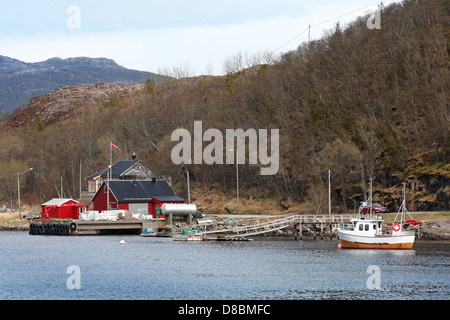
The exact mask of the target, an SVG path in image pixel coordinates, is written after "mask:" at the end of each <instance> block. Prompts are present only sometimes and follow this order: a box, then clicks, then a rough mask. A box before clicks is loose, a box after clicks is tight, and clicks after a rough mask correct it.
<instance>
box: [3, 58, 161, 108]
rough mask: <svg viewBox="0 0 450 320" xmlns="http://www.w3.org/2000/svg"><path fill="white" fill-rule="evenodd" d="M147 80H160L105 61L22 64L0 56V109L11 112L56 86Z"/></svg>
mask: <svg viewBox="0 0 450 320" xmlns="http://www.w3.org/2000/svg"><path fill="white" fill-rule="evenodd" d="M148 78H153V79H154V80H155V81H156V82H160V81H162V80H163V79H164V77H162V76H159V75H157V74H153V73H150V72H143V71H136V70H129V69H126V68H124V67H121V66H119V65H118V64H117V63H115V62H114V61H113V60H111V59H105V58H85V57H79V58H69V59H61V58H52V59H48V60H46V61H42V62H36V63H25V62H22V61H19V60H16V59H12V58H9V57H5V56H0V106H3V109H4V110H3V112H11V111H12V110H14V109H15V108H16V107H18V106H21V105H23V104H26V103H27V99H30V98H32V97H35V96H38V95H41V94H45V93H49V92H51V91H53V90H55V89H56V88H57V87H60V86H82V85H88V84H92V83H98V82H106V83H112V84H119V85H132V84H138V83H144V82H145V81H146V80H147V79H148Z"/></svg>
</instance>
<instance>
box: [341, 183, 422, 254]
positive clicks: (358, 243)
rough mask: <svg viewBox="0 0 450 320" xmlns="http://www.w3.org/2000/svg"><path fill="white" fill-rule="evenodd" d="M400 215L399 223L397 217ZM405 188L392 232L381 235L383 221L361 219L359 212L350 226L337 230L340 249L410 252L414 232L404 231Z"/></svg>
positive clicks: (378, 218) (374, 217)
mask: <svg viewBox="0 0 450 320" xmlns="http://www.w3.org/2000/svg"><path fill="white" fill-rule="evenodd" d="M370 193H371V195H370V197H369V200H370V203H371V202H372V185H371V188H370ZM399 214H400V221H397V217H398V215H399ZM405 217H406V206H405V187H404V186H403V202H402V205H401V206H400V209H399V211H398V213H397V215H396V217H395V219H394V221H395V222H394V224H393V226H392V230H390V232H389V233H385V234H383V233H382V227H383V219H382V218H381V217H379V216H378V215H375V216H372V212H370V215H369V217H368V218H365V217H361V211H360V212H359V213H358V216H357V217H356V218H353V219H352V220H351V222H350V224H346V225H341V226H339V228H338V229H337V232H338V237H339V241H340V247H341V248H342V249H395V250H410V249H412V248H413V245H414V240H415V236H416V235H415V232H414V231H405V230H404V226H405Z"/></svg>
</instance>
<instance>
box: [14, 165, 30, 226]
mask: <svg viewBox="0 0 450 320" xmlns="http://www.w3.org/2000/svg"><path fill="white" fill-rule="evenodd" d="M31 170H33V168H30V169H28V170H27V171H24V172H22V173H20V172H18V173H17V200H18V202H19V219H20V218H21V216H22V211H21V209H20V175H21V174H25V173H27V172H30V171H31Z"/></svg>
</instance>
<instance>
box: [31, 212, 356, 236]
mask: <svg viewBox="0 0 450 320" xmlns="http://www.w3.org/2000/svg"><path fill="white" fill-rule="evenodd" d="M256 217H258V216H255V218H256ZM352 217H353V216H352V215H344V214H337V215H302V214H297V215H295V214H294V215H289V216H281V217H280V216H274V217H273V218H266V219H267V220H268V221H267V222H262V223H256V224H252V225H246V226H238V227H234V228H231V229H222V230H211V231H206V230H205V231H204V232H203V234H204V236H205V240H218V241H248V239H249V237H252V236H260V235H264V234H268V233H272V232H275V231H278V230H283V229H287V228H293V230H294V237H295V239H298V240H302V239H303V226H307V227H308V228H309V229H310V230H312V233H313V238H314V239H316V238H318V237H320V239H321V240H323V238H324V234H325V233H326V231H327V229H328V230H329V232H328V234H329V237H330V240H332V237H333V232H332V230H333V228H335V227H336V226H337V225H339V224H342V223H347V222H350V220H351V219H352ZM165 225H166V221H165V220H164V219H158V220H117V221H81V220H67V219H49V220H45V219H40V220H34V221H33V222H32V223H31V224H30V235H56V236H75V235H83V234H91V235H111V234H130V235H139V234H140V233H142V232H144V230H145V228H146V227H155V228H157V229H158V228H164V227H165Z"/></svg>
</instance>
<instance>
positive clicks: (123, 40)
mask: <svg viewBox="0 0 450 320" xmlns="http://www.w3.org/2000/svg"><path fill="white" fill-rule="evenodd" d="M393 2H398V1H393V0H387V1H383V4H384V5H385V6H387V5H389V4H391V3H393ZM379 3H380V2H376V1H374V0H340V1H339V0H314V1H313V0H308V1H307V0H226V1H213V0H127V1H124V0H121V1H119V0H108V1H106V0H97V1H96V0H91V1H87V0H70V1H66V0H39V1H31V0H14V1H13V0H0V55H4V56H8V57H12V58H16V59H19V60H22V61H26V62H36V61H43V60H46V59H49V58H52V57H61V58H69V57H79V56H84V57H106V58H110V59H114V60H115V61H116V62H117V63H118V64H120V65H122V66H124V67H127V68H130V69H137V70H142V71H150V72H157V71H158V70H161V69H163V68H172V67H173V66H178V65H184V64H188V65H190V66H191V67H192V69H193V71H194V72H195V74H196V75H199V74H206V73H210V72H211V71H212V72H213V73H214V74H223V73H224V70H223V62H224V60H225V59H226V58H227V57H229V56H230V55H232V54H235V53H236V52H242V53H244V54H245V53H247V54H254V53H256V52H260V51H264V50H268V51H271V52H274V51H275V53H276V54H280V53H283V52H287V51H289V50H293V49H295V48H297V46H298V45H299V44H301V43H302V42H305V41H307V39H308V32H304V33H302V34H301V35H299V34H300V33H301V32H302V31H304V30H305V29H307V28H308V25H309V24H310V25H312V26H314V25H316V24H319V23H320V25H318V26H314V27H312V29H311V38H312V39H318V38H320V37H322V35H323V32H324V30H329V29H331V28H332V27H333V26H334V25H335V24H336V23H337V22H340V23H341V24H343V25H345V23H348V22H351V21H353V20H354V19H355V18H356V17H358V16H362V15H365V14H369V13H373V12H374V11H375V10H376V9H377V5H378V4H379ZM335 18H336V19H335ZM328 20H330V21H328ZM325 21H328V22H327V23H322V22H325ZM297 35H299V36H298V37H296V36H297ZM294 37H296V38H295V39H294V40H292V41H290V40H291V39H293V38H294ZM289 41H290V42H289ZM280 47H281V48H280ZM277 49H278V50H277ZM208 66H209V68H208Z"/></svg>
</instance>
